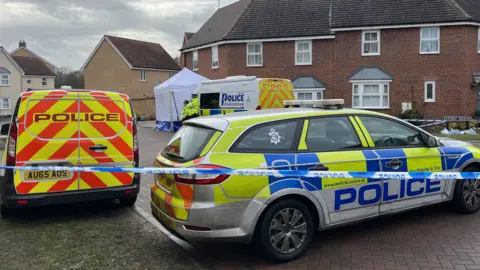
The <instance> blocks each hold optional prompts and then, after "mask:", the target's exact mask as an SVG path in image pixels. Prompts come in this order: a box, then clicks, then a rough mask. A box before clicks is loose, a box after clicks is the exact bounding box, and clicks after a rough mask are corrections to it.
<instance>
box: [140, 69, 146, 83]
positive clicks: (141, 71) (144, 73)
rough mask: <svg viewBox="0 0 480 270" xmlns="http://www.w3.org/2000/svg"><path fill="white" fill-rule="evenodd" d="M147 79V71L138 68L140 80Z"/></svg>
mask: <svg viewBox="0 0 480 270" xmlns="http://www.w3.org/2000/svg"><path fill="white" fill-rule="evenodd" d="M146 80H147V71H146V70H140V81H142V82H144V81H146Z"/></svg>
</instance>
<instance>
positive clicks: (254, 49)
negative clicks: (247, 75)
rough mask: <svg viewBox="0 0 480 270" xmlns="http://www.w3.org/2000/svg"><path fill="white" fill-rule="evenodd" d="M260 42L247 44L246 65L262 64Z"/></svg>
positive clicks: (256, 65)
mask: <svg viewBox="0 0 480 270" xmlns="http://www.w3.org/2000/svg"><path fill="white" fill-rule="evenodd" d="M262 52H263V48H262V43H248V44H247V67H259V66H262V65H263V59H262V58H263V55H262Z"/></svg>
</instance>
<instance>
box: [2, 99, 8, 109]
mask: <svg viewBox="0 0 480 270" xmlns="http://www.w3.org/2000/svg"><path fill="white" fill-rule="evenodd" d="M2 109H10V99H9V98H2Z"/></svg>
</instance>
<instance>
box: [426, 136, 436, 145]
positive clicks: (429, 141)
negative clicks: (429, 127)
mask: <svg viewBox="0 0 480 270" xmlns="http://www.w3.org/2000/svg"><path fill="white" fill-rule="evenodd" d="M428 147H429V148H435V147H438V140H437V138H435V137H433V136H431V137H428Z"/></svg>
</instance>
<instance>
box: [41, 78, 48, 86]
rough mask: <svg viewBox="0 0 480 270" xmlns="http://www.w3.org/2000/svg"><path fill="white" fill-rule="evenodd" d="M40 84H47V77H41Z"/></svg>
mask: <svg viewBox="0 0 480 270" xmlns="http://www.w3.org/2000/svg"><path fill="white" fill-rule="evenodd" d="M42 85H43V86H47V78H42Z"/></svg>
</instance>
